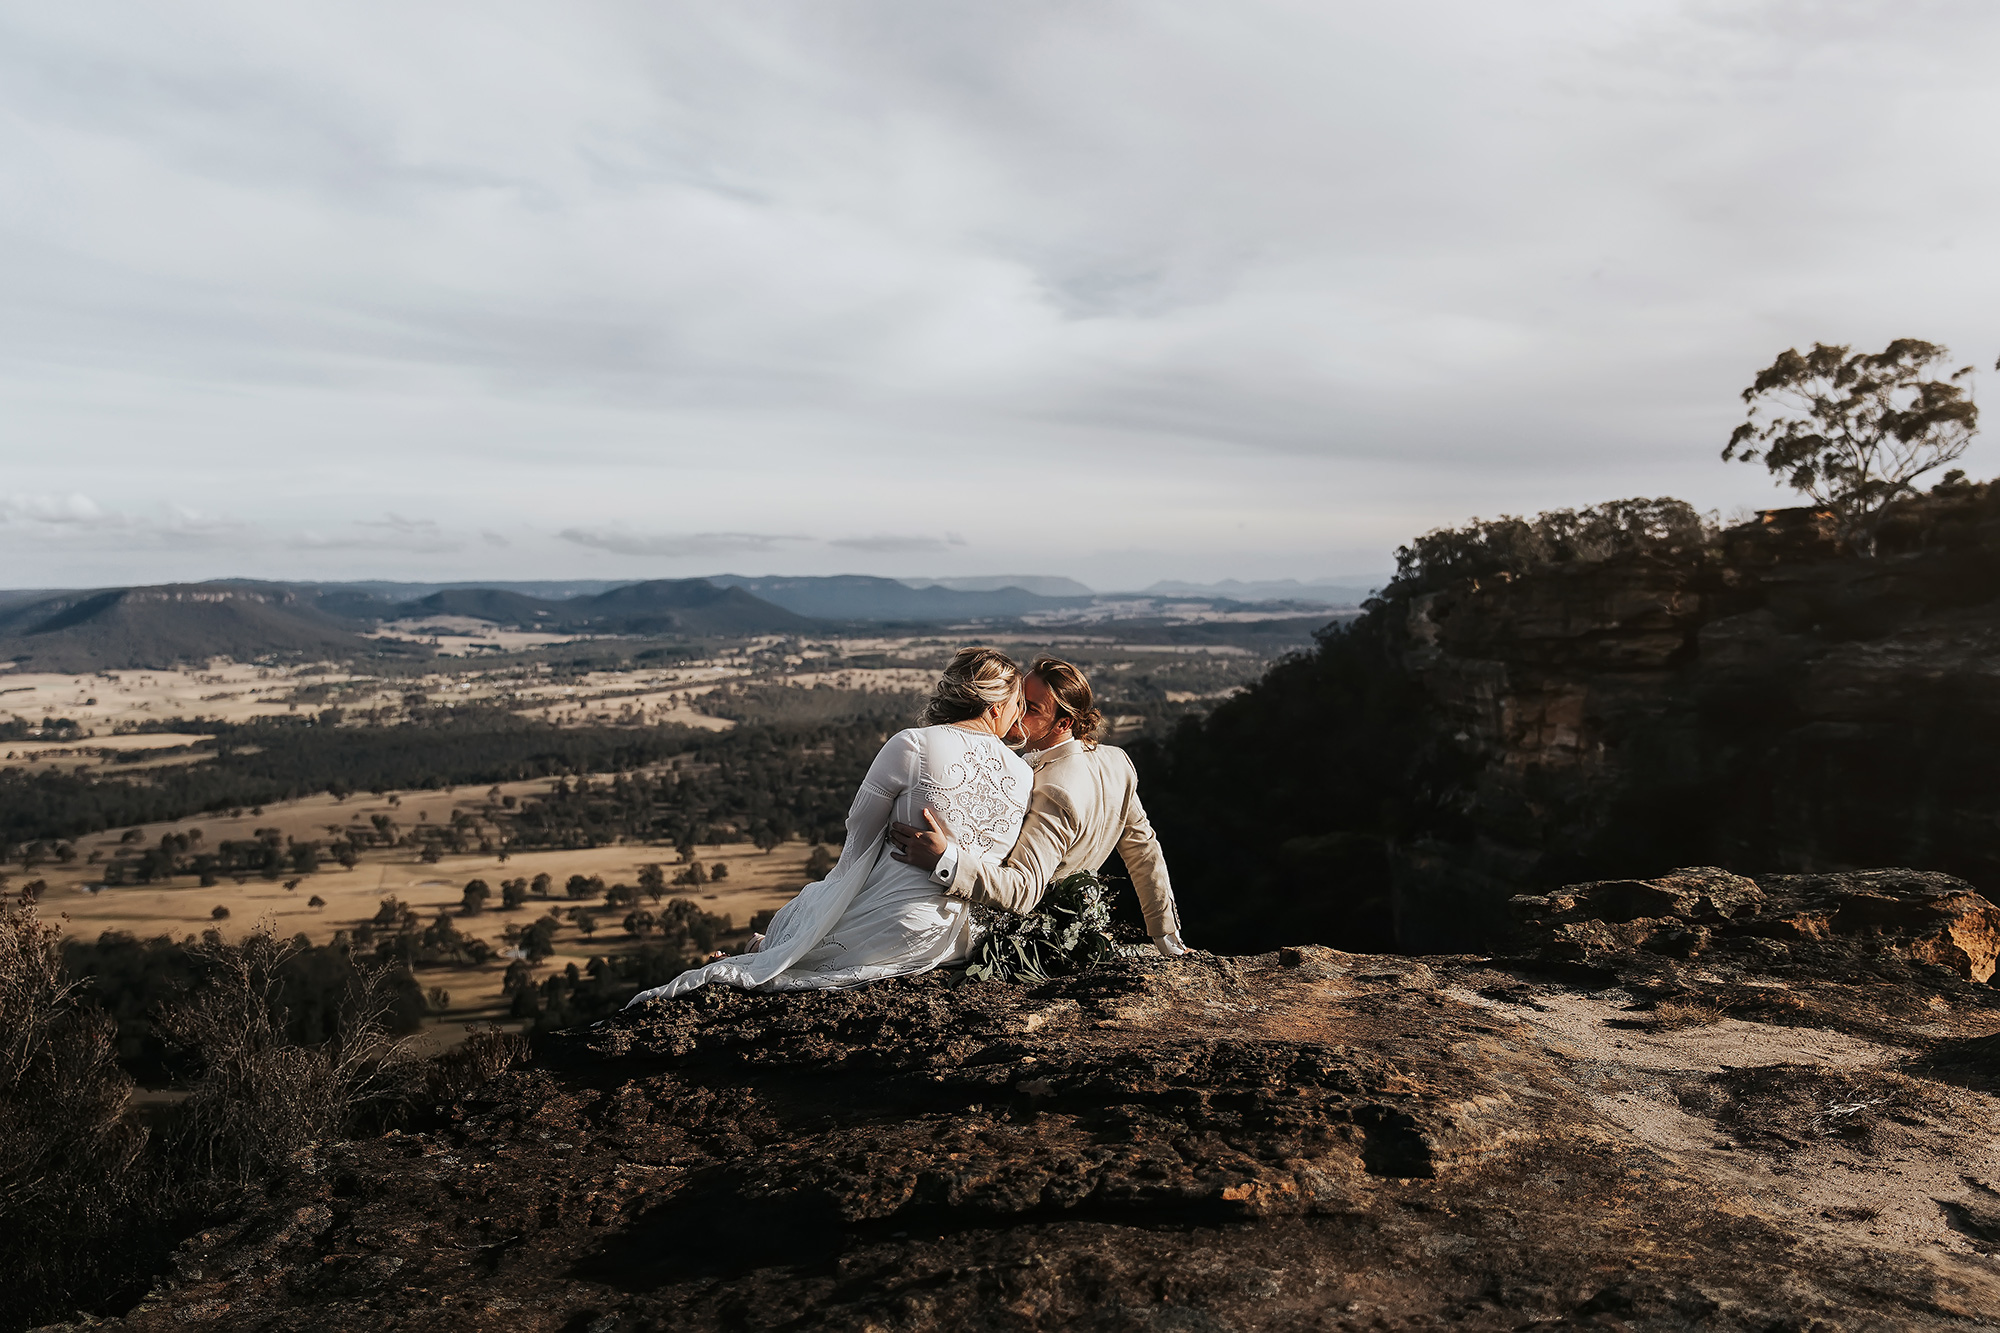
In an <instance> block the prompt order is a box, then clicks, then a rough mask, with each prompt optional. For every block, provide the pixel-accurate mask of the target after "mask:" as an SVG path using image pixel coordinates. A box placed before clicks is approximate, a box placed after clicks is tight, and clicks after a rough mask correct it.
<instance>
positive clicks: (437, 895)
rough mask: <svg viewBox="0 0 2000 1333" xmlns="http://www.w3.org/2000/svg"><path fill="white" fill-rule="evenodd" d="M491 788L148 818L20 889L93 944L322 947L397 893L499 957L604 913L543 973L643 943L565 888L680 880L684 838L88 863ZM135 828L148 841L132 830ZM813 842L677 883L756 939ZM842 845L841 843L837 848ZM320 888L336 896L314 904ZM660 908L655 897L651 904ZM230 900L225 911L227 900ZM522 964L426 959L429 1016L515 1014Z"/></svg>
mask: <svg viewBox="0 0 2000 1333" xmlns="http://www.w3.org/2000/svg"><path fill="white" fill-rule="evenodd" d="M549 785H550V784H549V782H548V781H546V780H542V781H535V782H523V783H509V784H505V785H504V786H502V787H501V788H500V792H501V794H503V795H508V796H514V797H516V798H517V799H519V798H523V797H529V796H534V795H538V794H540V793H542V792H544V791H546V790H547V788H548V786H549ZM486 795H487V793H486V792H484V791H481V792H461V793H458V794H453V793H449V792H398V793H393V794H391V795H390V796H389V797H385V798H382V799H370V800H365V801H355V800H348V801H345V802H337V801H335V800H334V799H333V798H331V797H327V796H319V797H312V798H309V799H306V800H302V801H294V802H286V803H284V804H281V805H274V806H269V807H265V808H264V809H263V811H262V812H261V813H260V814H255V815H252V814H249V813H247V812H246V813H245V814H244V815H243V816H241V817H239V818H230V817H227V816H222V817H204V818H196V819H188V820H176V821H170V822H162V823H157V824H147V825H142V826H138V828H137V829H136V830H124V831H120V832H118V833H110V834H105V835H101V836H98V837H94V838H85V839H79V840H78V842H77V844H76V847H77V851H78V852H79V854H80V855H79V858H78V860H77V861H76V862H75V863H73V864H71V865H49V866H37V867H36V868H35V869H34V871H33V872H32V876H28V875H27V874H26V872H16V874H15V875H14V876H13V880H14V882H15V884H16V885H17V886H18V885H19V884H20V883H22V882H24V880H25V879H26V878H33V879H36V880H40V881H42V882H44V883H45V884H46V885H47V888H46V889H45V890H44V891H43V893H42V894H41V905H42V910H43V912H44V913H45V915H47V916H48V917H49V918H51V919H53V920H57V921H59V922H60V924H61V926H62V928H63V930H64V931H65V933H66V934H69V935H72V936H74V937H76V938H79V939H84V940H94V939H96V938H97V937H98V936H99V935H100V934H102V933H103V932H105V931H123V932H126V933H129V934H132V935H135V936H138V937H140V938H142V939H149V938H154V937H157V936H162V935H164V936H168V937H171V938H175V939H180V938H184V937H186V936H189V935H198V934H200V933H201V932H203V931H206V930H209V929H216V930H219V931H221V932H222V934H223V936H224V937H225V938H228V939H237V938H241V937H242V936H243V935H244V934H246V933H248V932H249V931H251V930H253V929H256V928H258V927H259V926H268V927H269V928H270V929H272V930H273V931H274V933H276V934H279V935H281V936H285V937H291V936H294V935H304V936H306V937H307V938H308V939H309V940H310V941H312V942H313V943H315V944H326V943H331V942H332V941H333V940H334V938H335V936H336V934H338V933H341V932H347V933H349V934H350V935H351V934H352V932H353V931H354V929H355V928H356V927H357V926H360V925H361V924H362V923H364V922H367V921H369V920H370V919H372V918H373V917H374V916H375V915H376V913H377V911H378V910H379V908H380V906H381V904H382V901H383V900H384V899H386V898H395V899H397V900H399V901H400V902H402V903H404V904H407V905H408V906H409V907H411V908H412V909H414V910H415V911H416V912H417V913H418V914H419V915H420V916H421V917H423V918H424V919H425V920H429V919H431V918H434V917H436V916H437V914H438V913H439V912H440V911H449V912H450V913H451V914H452V915H453V917H454V918H455V925H456V927H457V929H458V930H459V931H460V933H462V934H465V935H468V936H473V937H476V938H479V939H483V940H485V941H487V942H488V943H489V944H491V945H492V946H493V947H494V949H495V951H496V954H499V953H500V952H501V951H502V950H504V948H505V943H504V940H503V932H504V931H505V930H506V928H507V927H508V926H509V925H515V926H519V925H522V924H524V923H525V922H527V921H529V920H532V919H534V918H536V917H539V916H541V915H543V914H544V913H546V912H548V911H550V910H554V911H556V912H557V913H558V914H559V915H564V916H566V915H567V914H568V913H569V912H571V911H572V910H573V909H586V910H590V911H592V912H594V914H595V915H596V917H597V918H598V920H599V923H600V924H599V927H598V929H597V930H596V931H595V932H594V933H593V934H590V935H588V936H586V935H585V934H584V932H583V931H581V930H579V929H578V928H577V926H576V925H575V924H574V922H573V921H569V920H565V924H564V926H563V928H562V929H560V930H559V931H557V932H556V935H555V945H556V951H555V954H554V955H553V956H552V957H551V958H549V959H548V960H546V961H545V962H544V963H542V964H541V965H540V967H539V968H537V975H538V976H539V975H546V974H547V973H548V972H550V971H560V970H561V969H563V968H564V967H565V966H567V965H568V964H570V963H576V964H577V965H578V966H584V965H587V964H588V962H589V961H590V959H591V958H593V957H597V956H603V955H616V954H619V953H621V952H625V951H628V950H630V949H633V948H635V947H637V945H638V944H639V940H637V939H635V938H633V937H632V936H630V935H628V934H627V933H626V932H625V931H624V930H623V929H622V927H621V925H620V920H619V918H620V917H621V916H622V913H614V912H611V911H608V910H607V909H606V908H605V906H604V904H603V902H602V901H601V899H598V898H596V897H593V898H591V899H589V900H583V901H578V900H575V899H571V898H568V897H566V896H565V892H564V885H566V884H567V882H568V880H569V878H570V877H571V876H573V875H580V876H583V877H585V878H590V877H593V876H594V877H597V878H599V879H601V880H602V881H603V882H604V883H605V884H606V885H613V884H619V883H623V884H632V885H636V884H637V883H638V882H639V875H640V869H641V868H642V867H643V866H645V865H647V864H648V863H655V864H660V865H662V866H664V867H665V868H666V870H667V872H668V874H669V876H671V875H672V874H673V873H674V872H676V871H677V870H679V869H680V866H679V863H678V855H677V853H676V851H675V849H674V848H673V847H671V846H667V847H657V846H644V845H617V846H606V847H584V848H573V849H561V850H530V851H522V852H516V853H510V854H508V855H507V856H506V857H505V858H504V859H503V858H502V857H501V855H500V854H499V853H497V852H495V853H474V854H468V855H460V856H454V855H445V856H441V857H440V858H439V859H437V860H436V861H432V862H427V861H425V860H423V859H422V857H421V855H420V853H419V852H418V851H416V850H414V849H411V848H401V847H398V848H387V849H382V850H376V851H365V852H363V853H361V855H360V856H359V858H358V859H357V863H356V864H355V865H354V866H353V867H352V868H346V867H343V866H341V865H339V864H337V863H336V864H328V865H323V866H322V867H321V868H319V869H316V870H313V871H310V872H306V873H292V872H290V871H287V872H285V873H284V874H282V875H281V876H279V877H275V878H266V877H264V876H262V875H232V876H224V877H219V878H218V881H217V882H216V883H215V884H213V885H208V886H202V885H200V884H199V883H198V882H196V881H193V880H190V879H187V878H182V877H177V878H174V879H171V880H168V881H165V882H156V883H151V884H126V885H119V886H115V887H103V886H102V884H101V875H102V864H101V861H100V863H99V864H96V865H93V864H88V863H87V859H88V857H89V856H90V854H91V853H96V854H98V856H99V857H100V858H109V857H111V856H114V855H116V854H117V853H118V852H119V851H120V850H121V849H123V848H126V847H131V846H134V845H147V846H151V845H157V844H158V842H159V840H160V839H161V837H162V836H165V835H174V834H180V835H190V834H194V833H196V832H199V833H200V835H201V838H200V841H201V842H203V843H205V844H207V845H210V846H214V845H218V844H220V843H222V842H224V841H233V840H248V839H252V838H254V837H256V836H257V835H258V834H259V833H261V832H263V831H265V830H273V831H276V833H277V836H278V837H279V838H280V839H284V840H290V841H293V842H306V841H309V840H311V839H314V838H321V839H323V838H325V837H326V836H327V830H328V828H329V827H333V828H340V827H344V826H346V825H348V824H351V823H353V822H354V821H356V820H357V819H358V820H363V821H365V820H367V819H368V818H369V817H370V816H373V815H382V816H385V817H393V818H395V819H396V820H397V821H399V823H410V824H419V825H421V824H428V823H432V822H436V823H439V824H443V823H448V822H449V821H450V819H451V816H452V813H453V811H454V809H455V808H461V807H463V806H465V805H466V804H468V803H469V802H470V801H471V800H473V799H475V798H476V799H480V800H484V799H485V797H486ZM134 832H136V834H137V837H133V836H132V834H133V833H134ZM810 850H811V849H810V847H809V846H808V845H807V844H806V843H804V842H800V841H791V842H786V843H781V844H779V845H778V846H776V847H773V848H772V849H770V850H769V851H760V850H759V849H758V848H756V847H754V846H752V845H751V844H749V843H709V844H701V845H697V846H696V847H695V849H694V851H695V859H697V860H698V861H700V862H701V863H702V864H703V865H704V866H705V867H710V868H712V867H714V866H716V865H718V864H720V865H726V866H727V867H728V878H727V879H726V880H724V881H722V882H720V883H711V884H707V885H703V886H701V887H700V888H698V889H690V888H678V887H677V888H674V889H672V890H671V891H670V892H671V893H672V894H673V895H674V896H682V897H688V898H690V899H691V900H693V901H695V902H697V903H698V904H699V905H700V907H701V908H702V910H704V911H707V912H711V913H714V914H716V915H719V916H726V917H728V918H730V920H731V925H732V927H733V933H732V934H731V935H730V936H729V937H727V938H726V939H725V941H724V947H729V946H730V945H731V944H733V943H740V941H741V940H742V939H744V938H747V936H748V926H749V923H750V919H751V917H752V916H754V915H755V914H756V913H757V912H760V911H765V910H773V909H776V908H777V907H780V906H782V905H783V904H784V903H785V902H786V901H787V900H789V899H790V897H791V896H792V894H793V893H795V892H797V890H798V888H799V886H800V885H802V884H804V883H805V882H806V878H807V876H806V869H805V865H806V858H807V855H808V853H809V852H810ZM831 850H832V851H834V852H836V853H837V852H838V850H839V848H838V846H837V845H836V846H835V847H834V848H832V849H831ZM542 874H546V875H548V876H549V877H550V879H551V881H552V887H551V891H550V895H549V897H548V898H547V899H546V900H544V899H542V898H532V897H531V898H530V899H529V901H528V902H527V903H526V904H525V905H524V906H522V907H520V908H517V909H515V910H512V911H506V910H501V909H500V908H499V907H498V906H497V904H498V901H499V899H498V886H499V884H500V882H501V881H502V880H505V879H511V878H516V877H519V878H525V879H528V880H531V881H532V880H533V879H534V878H535V877H536V876H538V875H542ZM475 879H477V880H483V881H485V882H486V883H487V884H489V885H491V886H493V887H494V890H495V896H494V898H493V900H492V903H493V905H491V906H489V907H488V908H487V910H484V911H482V912H480V913H478V914H475V915H462V914H461V904H462V901H463V895H464V888H465V885H466V884H467V883H468V882H470V881H472V880H475ZM314 898H319V899H321V900H322V902H323V906H319V907H313V906H310V905H309V904H310V903H311V902H312V900H313V899H314ZM645 905H647V906H651V905H652V904H651V903H650V902H649V903H646V904H645ZM218 907H220V908H226V909H227V913H228V914H227V916H226V917H225V918H222V919H220V920H218V919H217V918H216V917H215V916H214V912H215V909H216V908H218ZM509 961H510V960H509V959H508V958H507V957H504V956H496V957H495V958H494V959H493V960H491V961H489V962H487V963H484V964H482V965H479V966H476V967H420V968H418V969H417V972H416V975H417V980H418V982H419V984H420V985H421V986H422V987H423V988H424V990H425V991H427V992H428V991H430V990H432V989H433V988H442V989H444V990H446V991H448V992H449V993H450V995H451V1003H450V1006H449V1008H448V1009H447V1010H446V1011H445V1012H443V1013H441V1014H437V1015H434V1016H433V1017H432V1018H431V1019H430V1020H429V1021H430V1023H431V1025H433V1026H441V1027H443V1028H444V1029H445V1030H446V1032H447V1034H453V1035H455V1034H456V1032H457V1031H458V1030H459V1028H460V1025H462V1024H464V1023H466V1022H471V1021H482V1022H483V1021H490V1020H498V1019H502V1018H505V1016H506V1014H507V1004H506V998H505V997H504V996H503V995H502V993H501V982H502V978H503V976H504V975H505V972H506V968H507V964H508V962H509Z"/></svg>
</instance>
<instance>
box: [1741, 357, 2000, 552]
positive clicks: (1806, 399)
mask: <svg viewBox="0 0 2000 1333" xmlns="http://www.w3.org/2000/svg"><path fill="white" fill-rule="evenodd" d="M1950 357H1951V351H1950V349H1949V348H1945V347H1942V346H1939V345H1938V344H1936V343H1927V342H1920V341H1918V340H1917V339H1915V338H1898V339H1896V340H1895V341H1894V342H1892V343H1890V344H1889V345H1888V346H1887V347H1886V348H1884V349H1883V350H1882V351H1880V352H1876V353H1865V352H1864V353H1860V354H1854V353H1852V352H1851V349H1849V348H1847V347H1836V346H1830V345H1828V344H1826V343H1814V344H1813V348H1812V350H1811V351H1810V352H1806V353H1800V352H1799V351H1797V350H1796V349H1792V350H1787V351H1785V352H1782V353H1780V354H1779V356H1778V359H1777V360H1776V361H1773V362H1772V363H1771V364H1770V365H1769V366H1766V367H1765V368H1764V369H1763V370H1761V371H1759V372H1758V374H1757V378H1756V380H1755V381H1754V382H1753V383H1752V384H1751V385H1750V387H1749V388H1747V389H1745V390H1744V391H1743V401H1744V402H1745V403H1747V404H1749V406H1750V411H1749V415H1748V418H1747V419H1746V420H1745V421H1744V422H1743V424H1742V425H1740V426H1738V427H1737V428H1736V429H1735V431H1734V432H1732V433H1731V435H1730V437H1729V443H1728V445H1727V446H1725V447H1724V449H1723V451H1722V456H1723V458H1724V459H1741V460H1742V461H1744V462H1746V463H1762V464H1764V466H1765V467H1766V468H1767V469H1769V470H1770V472H1771V474H1772V475H1773V476H1776V477H1780V478H1782V479H1783V480H1784V481H1785V483H1786V484H1788V485H1790V486H1791V487H1792V488H1793V489H1794V490H1797V491H1801V492H1803V493H1804V494H1805V495H1807V496H1808V497H1810V498H1811V499H1812V501H1813V502H1814V503H1815V504H1817V505H1821V506H1824V507H1825V508H1826V509H1828V510H1830V511H1832V513H1833V515H1834V518H1835V521H1836V522H1837V523H1838V524H1839V526H1840V534H1841V537H1842V539H1843V540H1845V541H1846V542H1847V543H1848V544H1849V546H1850V547H1851V548H1852V549H1853V550H1854V551H1856V552H1857V553H1859V554H1861V555H1864V556H1870V555H1873V554H1874V553H1875V536H1876V533H1877V532H1878V531H1879V529H1880V527H1881V524H1882V519H1883V513H1884V510H1885V509H1886V508H1887V507H1888V505H1889V504H1890V503H1891V502H1892V501H1894V500H1896V499H1899V498H1900V497H1902V496H1904V495H1908V494H1911V493H1913V491H1914V490H1915V487H1914V486H1913V485H1912V483H1913V482H1915V480H1916V479H1917V478H1918V477H1920V476H1922V475H1923V474H1924V473H1926V472H1929V471H1930V470H1931V469H1933V468H1938V467H1943V466H1944V465H1945V464H1946V463H1949V462H1951V461H1952V460H1953V459H1956V458H1957V457H1958V456H1959V455H1960V454H1962V453H1964V452H1965V450H1966V446H1967V445H1969V444H1970V443H1971V442H1972V436H1973V434H1974V432H1975V431H1976V430H1977V429H1978V426H1979V408H1978V407H1977V406H1976V405H1975V404H1974V403H1973V401H1972V396H1971V394H1970V392H1968V390H1967V388H1966V387H1965V386H1963V385H1961V384H1960V381H1961V380H1964V379H1966V378H1967V377H1968V376H1970V375H1971V374H1972V367H1971V366H1961V367H1960V368H1959V369H1957V370H1954V371H1952V372H1950V373H1949V374H1948V375H1945V376H1944V378H1942V379H1938V378H1925V377H1926V376H1927V375H1932V374H1934V373H1935V372H1937V371H1940V370H1942V368H1943V367H1944V366H1945V365H1946V364H1947V363H1948V361H1949V359H1950ZM1767 406H1769V407H1771V408H1774V409H1775V411H1776V413H1778V414H1775V415H1772V416H1769V417H1766V418H1763V419H1760V418H1759V413H1760V411H1763V410H1764V409H1765V408H1766V407H1767Z"/></svg>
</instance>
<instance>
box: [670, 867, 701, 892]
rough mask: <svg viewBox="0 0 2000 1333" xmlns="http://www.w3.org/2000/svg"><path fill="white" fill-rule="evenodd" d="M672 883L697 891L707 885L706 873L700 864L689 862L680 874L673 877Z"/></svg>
mask: <svg viewBox="0 0 2000 1333" xmlns="http://www.w3.org/2000/svg"><path fill="white" fill-rule="evenodd" d="M674 883H676V884H679V885H681V886H682V887H684V888H690V889H698V888H700V887H701V886H702V885H704V884H706V883H708V871H707V870H706V869H705V868H703V866H702V864H701V862H699V861H690V862H688V863H687V865H686V867H685V868H683V869H682V871H681V873H680V874H678V875H675V876H674Z"/></svg>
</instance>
